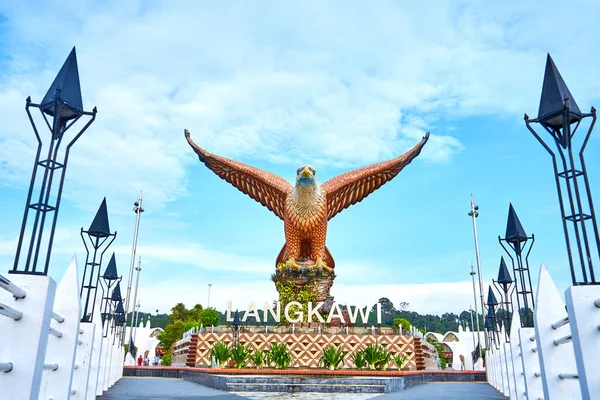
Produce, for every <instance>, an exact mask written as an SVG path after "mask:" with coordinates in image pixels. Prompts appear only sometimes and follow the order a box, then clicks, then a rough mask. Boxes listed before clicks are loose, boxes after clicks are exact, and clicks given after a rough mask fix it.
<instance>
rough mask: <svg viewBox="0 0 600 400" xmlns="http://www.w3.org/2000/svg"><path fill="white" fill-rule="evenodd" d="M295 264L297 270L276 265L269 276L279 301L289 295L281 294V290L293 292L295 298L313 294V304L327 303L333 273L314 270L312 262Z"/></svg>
mask: <svg viewBox="0 0 600 400" xmlns="http://www.w3.org/2000/svg"><path fill="white" fill-rule="evenodd" d="M297 264H298V266H299V268H291V267H290V266H287V265H285V264H283V263H280V264H278V265H277V268H276V270H275V273H274V274H273V275H272V276H271V279H272V280H273V282H275V286H276V288H277V291H278V292H279V298H280V300H282V297H288V296H289V293H282V290H293V291H294V294H295V295H296V296H298V295H300V294H301V293H314V295H315V297H314V298H315V300H314V301H313V302H315V303H318V302H320V301H323V302H325V301H327V298H328V297H330V294H329V292H330V290H331V286H332V285H333V280H334V279H335V272H334V271H333V270H331V271H330V272H327V271H324V270H323V269H321V268H315V267H314V266H315V263H314V261H302V262H298V263H297ZM278 283H280V285H278ZM294 300H296V299H294Z"/></svg>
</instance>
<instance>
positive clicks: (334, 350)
mask: <svg viewBox="0 0 600 400" xmlns="http://www.w3.org/2000/svg"><path fill="white" fill-rule="evenodd" d="M346 354H348V352H347V351H346V350H342V349H341V348H340V347H336V346H332V345H330V346H328V347H327V348H325V349H324V350H323V355H322V356H321V358H319V365H322V366H323V367H325V368H329V369H330V370H332V371H333V370H335V369H338V368H339V366H340V364H341V365H343V364H344V358H345V357H346Z"/></svg>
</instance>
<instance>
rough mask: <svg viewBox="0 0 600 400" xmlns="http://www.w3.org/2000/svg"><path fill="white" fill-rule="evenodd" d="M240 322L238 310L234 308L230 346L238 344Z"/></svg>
mask: <svg viewBox="0 0 600 400" xmlns="http://www.w3.org/2000/svg"><path fill="white" fill-rule="evenodd" d="M241 325H242V323H241V322H240V313H239V311H238V310H235V315H234V317H233V322H232V323H231V326H232V327H233V343H232V347H236V346H237V344H238V340H239V336H240V326H241Z"/></svg>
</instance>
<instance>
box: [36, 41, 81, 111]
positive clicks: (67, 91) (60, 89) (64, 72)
mask: <svg viewBox="0 0 600 400" xmlns="http://www.w3.org/2000/svg"><path fill="white" fill-rule="evenodd" d="M57 105H58V107H59V111H58V115H59V117H60V119H61V120H63V121H68V120H70V119H73V118H77V117H79V116H81V115H82V114H83V113H84V111H83V101H82V100H81V87H80V85H79V70H78V69H77V55H76V54H75V47H73V50H71V53H70V54H69V56H68V57H67V60H66V61H65V63H64V64H63V66H62V68H61V69H60V71H59V72H58V75H56V78H54V82H52V85H51V86H50V88H49V89H48V92H46V95H45V96H44V99H43V100H42V102H41V103H40V109H41V110H42V111H43V112H44V113H46V114H48V115H50V116H53V115H54V113H55V111H56V106H57Z"/></svg>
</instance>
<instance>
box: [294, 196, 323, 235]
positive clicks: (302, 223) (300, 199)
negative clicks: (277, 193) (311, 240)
mask: <svg viewBox="0 0 600 400" xmlns="http://www.w3.org/2000/svg"><path fill="white" fill-rule="evenodd" d="M286 211H287V213H286V214H287V218H286V219H287V222H289V223H290V225H292V226H293V227H294V228H296V229H298V230H300V231H303V232H304V233H309V232H310V231H312V230H313V229H314V228H315V227H317V226H319V225H320V224H323V223H325V222H327V210H326V205H325V196H324V195H323V194H321V193H316V192H315V191H313V190H311V191H302V190H293V191H292V193H290V194H289V196H288V197H287V199H286Z"/></svg>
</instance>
